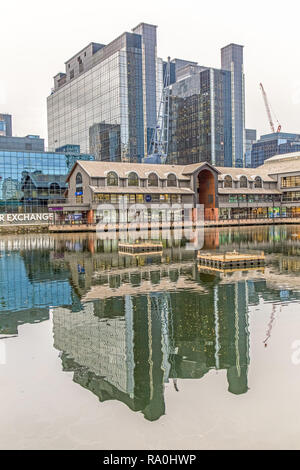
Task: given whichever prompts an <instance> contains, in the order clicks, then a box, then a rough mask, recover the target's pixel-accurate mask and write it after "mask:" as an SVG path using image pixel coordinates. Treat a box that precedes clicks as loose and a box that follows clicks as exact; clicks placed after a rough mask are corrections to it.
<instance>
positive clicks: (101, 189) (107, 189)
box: [90, 186, 195, 195]
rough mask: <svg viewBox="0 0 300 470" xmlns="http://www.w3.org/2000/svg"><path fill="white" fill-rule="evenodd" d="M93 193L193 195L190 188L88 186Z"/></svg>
mask: <svg viewBox="0 0 300 470" xmlns="http://www.w3.org/2000/svg"><path fill="white" fill-rule="evenodd" d="M90 188H91V190H92V191H93V192H94V193H100V194H106V193H109V194H119V193H122V194H191V195H193V194H195V193H194V191H192V190H191V189H190V188H157V187H151V188H143V187H140V186H138V187H133V186H130V187H123V188H120V187H119V186H97V187H96V186H90Z"/></svg>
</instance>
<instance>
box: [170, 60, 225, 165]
mask: <svg viewBox="0 0 300 470" xmlns="http://www.w3.org/2000/svg"><path fill="white" fill-rule="evenodd" d="M178 74H179V76H180V79H179V81H177V82H176V83H175V84H173V85H172V86H171V99H170V133H169V135H170V144H169V162H171V163H176V164H180V165H186V164H191V163H197V162H205V161H206V162H209V163H211V164H213V165H217V166H231V165H232V120H231V74H230V72H228V71H225V70H217V69H212V68H207V67H202V66H198V65H194V64H187V65H185V66H184V67H182V68H181V69H179V71H178ZM183 77H184V78H183Z"/></svg>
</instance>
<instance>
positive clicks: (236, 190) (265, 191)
mask: <svg viewBox="0 0 300 470" xmlns="http://www.w3.org/2000/svg"><path fill="white" fill-rule="evenodd" d="M218 192H219V194H282V192H281V191H279V189H265V188H254V189H251V188H219V189H218Z"/></svg>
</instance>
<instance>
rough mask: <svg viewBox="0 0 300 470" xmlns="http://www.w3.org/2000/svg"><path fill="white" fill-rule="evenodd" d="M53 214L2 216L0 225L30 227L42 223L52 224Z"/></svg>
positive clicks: (0, 215) (0, 216)
mask: <svg viewBox="0 0 300 470" xmlns="http://www.w3.org/2000/svg"><path fill="white" fill-rule="evenodd" d="M53 218H54V216H53V214H48V213H44V214H0V225H5V224H8V225H10V224H16V225H28V224H29V225H30V224H36V223H38V222H40V223H42V224H43V223H50V222H52V221H53Z"/></svg>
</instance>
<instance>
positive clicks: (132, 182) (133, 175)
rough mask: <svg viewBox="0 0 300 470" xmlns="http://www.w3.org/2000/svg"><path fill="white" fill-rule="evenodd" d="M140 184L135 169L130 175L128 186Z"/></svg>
mask: <svg viewBox="0 0 300 470" xmlns="http://www.w3.org/2000/svg"><path fill="white" fill-rule="evenodd" d="M138 185H139V177H138V175H137V174H136V173H134V172H133V171H132V172H131V173H129V175H128V186H138Z"/></svg>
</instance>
